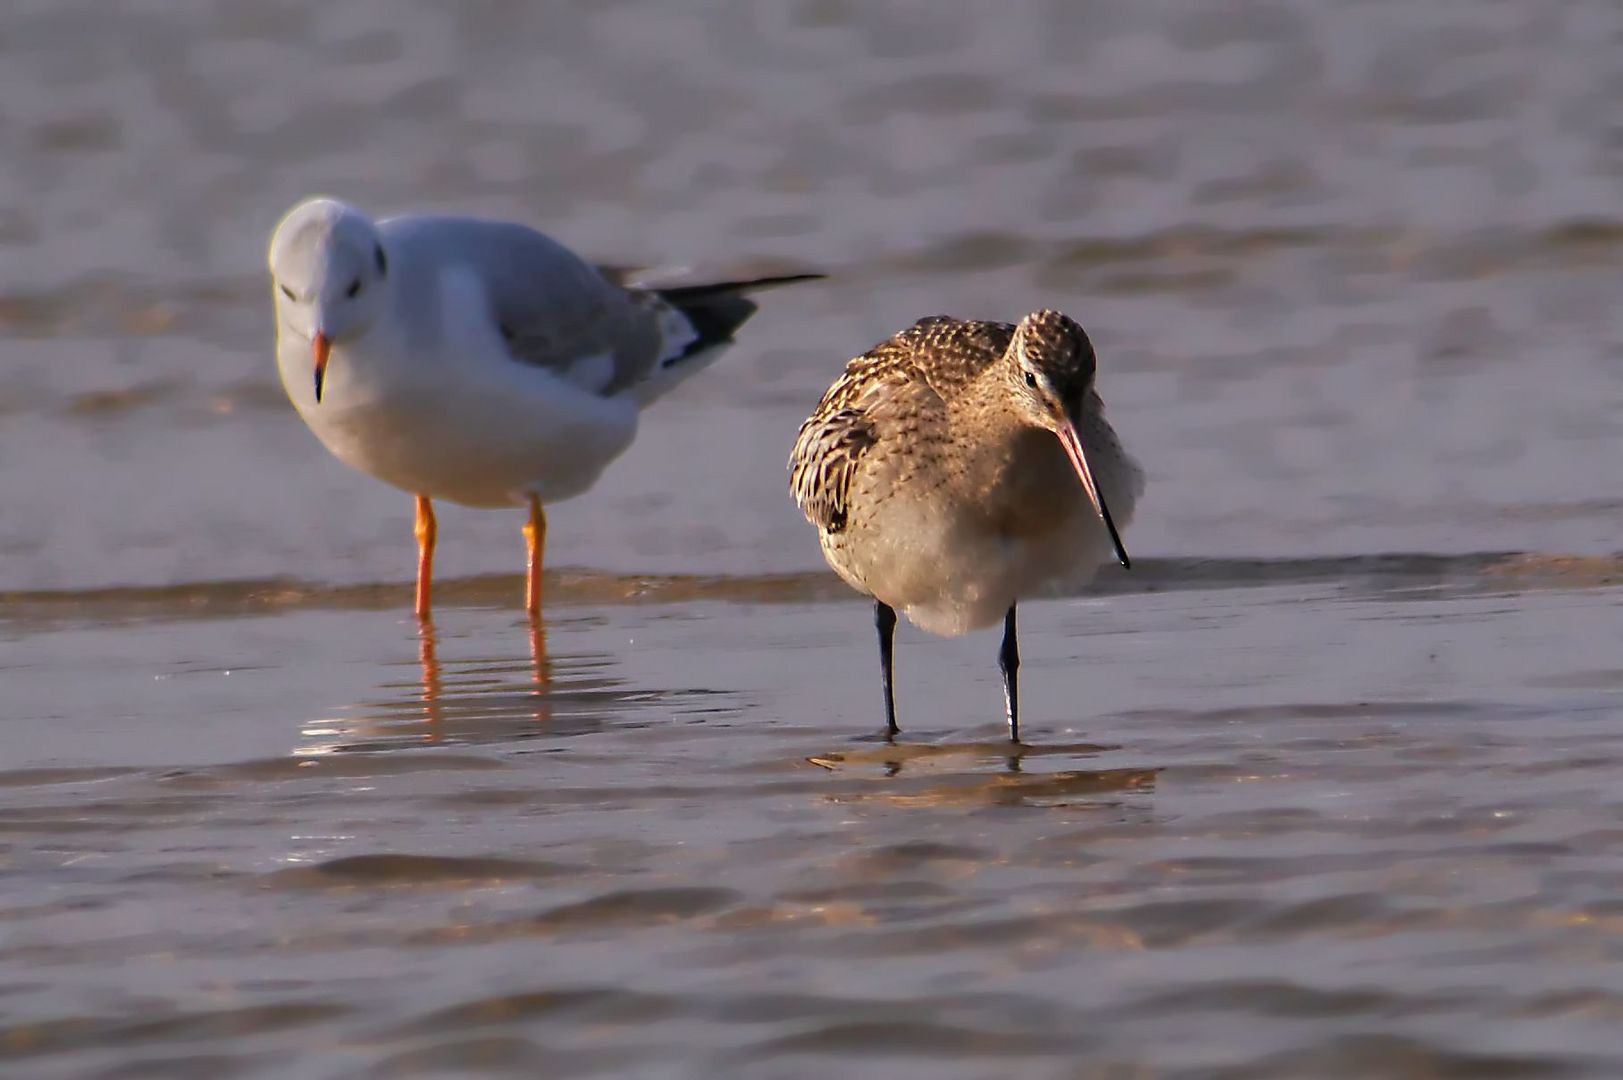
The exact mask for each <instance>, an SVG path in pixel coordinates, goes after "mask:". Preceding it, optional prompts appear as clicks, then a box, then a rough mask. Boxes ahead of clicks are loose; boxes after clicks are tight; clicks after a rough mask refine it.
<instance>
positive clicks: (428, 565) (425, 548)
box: [415, 495, 437, 619]
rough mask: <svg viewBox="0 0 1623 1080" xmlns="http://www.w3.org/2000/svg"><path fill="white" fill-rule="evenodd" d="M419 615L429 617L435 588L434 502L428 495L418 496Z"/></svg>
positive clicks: (421, 617) (420, 617) (424, 617)
mask: <svg viewBox="0 0 1623 1080" xmlns="http://www.w3.org/2000/svg"><path fill="white" fill-rule="evenodd" d="M415 531H416V533H417V617H418V618H419V619H426V618H428V609H429V600H430V594H431V593H432V592H433V590H434V537H435V534H436V531H437V530H436V529H435V525H434V504H433V503H431V502H429V501H428V496H427V495H419V496H417V528H416V530H415Z"/></svg>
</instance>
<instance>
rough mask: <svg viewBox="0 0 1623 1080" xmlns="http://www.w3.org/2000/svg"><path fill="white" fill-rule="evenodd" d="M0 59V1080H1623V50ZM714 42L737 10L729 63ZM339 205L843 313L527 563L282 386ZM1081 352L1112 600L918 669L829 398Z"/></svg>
mask: <svg viewBox="0 0 1623 1080" xmlns="http://www.w3.org/2000/svg"><path fill="white" fill-rule="evenodd" d="M545 8H546V10H545V12H544V14H543V12H542V11H541V9H540V7H536V6H527V7H526V6H520V5H512V4H504V3H482V4H471V5H458V6H456V7H455V8H454V9H452V8H448V7H443V6H439V5H428V4H420V5H413V6H407V5H386V4H383V3H380V2H356V3H351V4H341V5H316V4H307V3H303V2H292V0H290V2H287V3H281V4H276V5H271V6H258V5H253V6H243V5H240V4H235V3H228V2H226V0H190V2H185V3H175V4H163V5H158V4H149V5H139V4H126V5H119V6H118V7H117V8H108V7H106V6H105V5H98V4H93V3H91V2H90V0H49V2H44V0H39V2H21V3H15V4H12V5H10V6H8V7H7V8H6V9H5V10H4V12H0V91H3V93H0V103H3V104H0V145H3V146H4V147H5V150H6V153H4V154H0V249H3V250H4V252H5V258H4V259H0V333H3V336H0V490H4V492H5V494H6V500H5V510H4V513H3V514H0V686H3V688H4V695H3V698H0V701H3V706H4V707H3V711H0V725H3V727H0V882H3V885H4V887H3V889H0V1073H3V1074H4V1075H6V1076H36V1075H37V1076H75V1077H78V1076H120V1077H133V1076H165V1077H168V1076H180V1075H198V1076H224V1075H254V1076H300V1077H305V1076H310V1077H328V1076H331V1077H349V1076H368V1075H388V1076H399V1075H467V1074H478V1073H481V1072H484V1073H492V1074H513V1075H538V1074H545V1075H584V1074H593V1073H595V1074H603V1075H631V1076H712V1075H749V1076H770V1077H779V1076H784V1077H786V1076H802V1075H826V1074H828V1073H830V1072H834V1073H837V1074H840V1075H884V1076H887V1077H889V1076H913V1075H917V1076H931V1077H936V1076H974V1077H979V1076H1006V1075H1021V1076H1055V1077H1059V1076H1066V1077H1071V1076H1087V1077H1094V1076H1098V1077H1127V1076H1131V1077H1139V1076H1179V1077H1183V1076H1189V1077H1195V1076H1199V1077H1207V1076H1216V1077H1235V1078H1239V1077H1246V1078H1251V1077H1274V1076H1277V1077H1303V1076H1312V1077H1341V1076H1345V1077H1366V1076H1484V1075H1491V1076H1524V1075H1525V1076H1552V1075H1593V1076H1615V1075H1617V1074H1618V1073H1619V1072H1623V1038H1620V1037H1619V1036H1618V1034H1617V1030H1618V1024H1617V1021H1618V1018H1619V1017H1620V1016H1623V975H1620V974H1619V971H1620V970H1623V967H1620V965H1619V963H1618V961H1619V960H1620V959H1623V956H1620V955H1619V948H1618V945H1617V942H1618V940H1619V929H1620V927H1623V923H1620V922H1619V919H1620V917H1623V911H1620V909H1619V906H1618V900H1617V897H1618V895H1619V893H1620V891H1623V829H1620V828H1619V825H1618V823H1619V821H1620V820H1623V817H1620V814H1619V811H1620V808H1623V807H1620V796H1619V795H1618V786H1617V784H1616V782H1615V777H1616V776H1617V774H1618V772H1619V769H1620V767H1623V699H1620V696H1619V693H1618V687H1619V685H1620V684H1623V663H1620V662H1619V660H1618V650H1617V642H1618V640H1619V637H1620V631H1623V614H1620V608H1619V600H1620V599H1623V595H1620V589H1623V561H1620V559H1619V557H1618V555H1617V554H1616V549H1617V547H1618V545H1617V543H1616V541H1615V540H1614V538H1613V537H1614V528H1615V522H1616V521H1617V520H1618V517H1619V511H1620V510H1623V470H1619V469H1617V468H1615V467H1614V466H1613V463H1615V462H1616V461H1617V460H1618V457H1617V452H1618V446H1619V435H1620V434H1623V432H1620V427H1623V423H1620V421H1619V419H1618V418H1619V417H1620V416H1623V362H1620V361H1623V332H1620V326H1619V322H1618V317H1617V315H1616V310H1617V306H1616V303H1615V297H1616V296H1617V295H1618V289H1619V286H1620V285H1623V278H1620V273H1619V271H1618V269H1617V267H1618V266H1619V265H1620V264H1623V263H1620V257H1623V219H1619V218H1618V217H1617V216H1616V207H1617V199H1618V193H1619V192H1618V181H1619V176H1620V159H1619V157H1618V150H1617V138H1616V136H1617V131H1616V130H1615V129H1616V124H1615V121H1614V113H1615V111H1616V110H1615V102H1616V100H1617V98H1618V93H1619V91H1620V90H1623V86H1620V85H1619V79H1618V74H1617V65H1616V62H1615V59H1616V56H1617V49H1618V47H1619V45H1623V10H1620V9H1618V8H1617V7H1616V6H1615V5H1614V4H1610V3H1603V2H1600V0H1594V2H1567V3H1554V4H1548V5H1542V6H1537V7H1536V8H1525V7H1522V6H1517V5H1480V4H1476V5H1466V4H1459V5H1414V4H1410V3H1406V2H1402V0H1377V2H1370V3H1363V4H1358V5H1344V4H1337V3H1333V2H1331V0H1297V2H1288V3H1287V2H1283V0H1281V2H1260V0H1259V2H1247V3H1242V4H1237V5H1230V6H1229V7H1226V8H1225V9H1224V11H1223V13H1222V14H1221V16H1219V15H1218V14H1215V13H1213V12H1210V11H1209V10H1208V6H1207V5H1203V4H1200V3H1197V2H1196V0H1183V2H1179V3H1173V4H1161V5H1141V4H1134V3H1126V2H1121V3H1107V4H1090V5H1086V6H1085V7H1082V6H1077V5H1070V4H1060V3H1040V2H1037V0H1031V2H1029V3H1011V4H1005V5H1002V6H1000V7H999V8H998V10H997V12H996V13H995V14H994V13H992V12H991V10H990V9H985V8H982V7H981V6H978V5H971V4H967V3H944V4H931V5H928V6H926V5H889V6H877V5H855V4H844V3H838V2H830V0H801V2H790V0H765V2H751V3H744V2H742V0H740V2H738V3H731V4H721V3H718V4H712V5H707V6H705V7H704V8H702V9H689V8H682V7H680V6H675V5H656V4H652V3H644V2H637V3H622V4H615V5H561V4H555V5H545ZM690 12H691V13H690ZM317 190H321V191H329V192H332V193H336V194H340V195H343V196H346V197H348V198H351V199H353V200H355V201H357V202H360V203H361V204H363V205H365V206H367V207H369V208H371V209H374V210H377V211H379V212H387V211H389V210H394V209H399V208H407V207H411V208H420V207H436V208H448V209H457V210H462V211H471V212H484V213H492V214H500V215H504V216H514V217H522V218H525V219H527V220H531V221H534V222H536V223H537V224H539V225H541V226H543V227H545V228H547V229H549V230H550V231H552V232H554V233H555V234H557V235H558V236H560V237H561V238H563V239H564V240H566V241H568V242H570V243H571V244H573V245H575V246H577V247H579V248H580V249H582V250H584V251H588V252H590V253H591V254H593V255H594V256H596V257H599V258H601V259H603V260H604V261H606V262H613V263H620V264H625V263H640V264H659V265H665V266H668V267H669V266H678V267H679V266H687V267H689V268H690V269H689V270H688V271H687V272H689V273H692V274H694V275H701V276H702V275H708V274H711V273H726V272H728V271H729V270H736V269H740V268H749V267H755V266H778V265H812V266H818V267H822V268H825V269H827V270H828V271H830V272H831V274H833V277H832V278H831V280H830V281H828V282H826V283H818V284H815V285H808V286H800V287H796V288H793V289H784V290H782V291H780V292H777V293H773V294H771V295H770V296H768V297H765V298H764V300H763V304H762V311H761V314H760V315H759V316H758V317H757V318H756V319H755V320H754V321H753V322H752V323H751V324H750V325H749V326H748V327H747V328H746V332H745V334H744V335H743V337H742V338H741V342H740V345H739V346H738V347H737V348H736V349H735V350H734V351H733V352H732V353H731V354H730V355H728V356H727V357H726V358H724V359H723V360H722V361H720V362H719V363H718V364H717V365H716V366H715V367H714V368H713V369H711V371H710V372H707V373H706V375H705V376H704V377H703V378H701V379H696V380H694V381H693V382H691V383H689V384H687V385H686V386H685V387H684V388H683V389H682V390H681V391H679V392H678V393H677V394H675V395H673V396H672V397H671V398H670V399H669V400H666V401H664V402H661V403H660V404H659V406H658V407H657V408H656V409H654V410H652V411H650V412H649V414H648V416H647V418H646V420H645V424H644V428H643V431H642V434H641V435H640V437H639V439H638V442H637V445H636V446H635V447H633V449H632V450H631V451H630V452H629V453H628V454H627V455H626V457H625V458H624V460H622V461H621V462H619V463H617V464H616V465H615V466H614V467H613V468H611V469H610V471H609V472H608V474H607V475H606V476H605V478H604V480H603V482H602V483H601V484H600V485H599V486H598V487H597V488H596V489H595V490H594V491H592V492H591V493H590V494H588V495H586V496H584V497H582V498H580V499H578V500H576V501H574V502H571V503H568V504H565V505H562V506H559V507H558V508H557V509H556V510H555V511H554V512H553V514H552V528H551V531H550V536H549V543H550V549H549V554H550V559H551V565H553V566H554V567H556V568H557V569H556V570H555V571H554V573H553V574H552V575H551V576H550V577H549V579H548V583H547V585H548V597H549V610H550V612H551V614H550V617H549V621H548V625H547V630H546V635H545V638H544V640H543V641H539V642H532V641H531V640H530V638H529V635H528V633H527V631H526V629H525V627H524V625H523V621H522V620H521V619H520V618H519V617H518V613H517V611H516V600H517V597H518V593H519V581H518V579H517V577H516V576H515V574H514V571H516V570H517V569H518V556H519V553H520V551H521V542H520V539H519V536H518V528H517V526H518V524H519V522H518V519H517V515H513V514H501V513H477V512H464V511H458V510H456V509H454V508H446V509H445V511H444V512H443V513H442V516H441V530H440V539H441V547H440V552H441V569H442V572H443V574H444V577H445V580H444V583H443V588H442V592H441V600H442V608H441V611H440V613H439V617H438V619H437V621H436V626H435V629H434V632H433V634H432V635H431V636H430V637H427V638H424V637H423V636H422V635H420V633H419V630H418V628H417V626H416V624H415V623H414V622H412V621H411V620H410V619H409V618H408V617H407V615H408V613H407V607H406V605H407V601H408V592H409V587H408V586H407V584H406V582H405V579H406V576H407V575H408V574H409V572H410V568H411V558H412V553H411V550H410V548H411V538H410V532H409V500H407V499H406V498H405V497H404V496H402V495H400V494H399V493H396V492H393V491H391V490H388V489H386V488H383V487H382V486H380V485H378V484H375V483H374V482H372V481H370V480H368V479H367V478H365V477H361V476H358V475H355V474H352V473H350V472H348V471H347V470H346V469H344V468H343V467H342V466H341V465H339V464H337V463H336V462H334V461H332V460H331V459H329V458H328V457H327V456H326V455H325V454H324V452H323V451H322V450H321V449H320V447H319V446H317V445H316V444H315V442H314V440H313V439H312V438H311V437H310V436H309V435H308V433H307V432H305V430H304V429H303V428H302V426H300V425H299V423H298V421H297V419H296V418H295V417H294V416H293V414H292V412H291V410H290V409H288V407H287V406H286V405H285V403H284V401H283V399H282V397H281V394H280V390H279V388H278V387H277V385H276V382H275V373H274V365H273V363H272V361H271V356H270V348H269V345H270V342H269V318H268V304H266V302H265V292H266V286H265V282H264V280H263V277H262V273H261V270H260V262H261V258H262V247H263V244H264V241H265V238H266V234H267V232H268V230H269V228H270V226H271V224H272V223H273V222H274V220H275V218H276V217H277V215H278V214H279V213H280V212H281V211H282V210H283V209H284V208H285V207H286V205H288V204H290V203H291V202H292V201H293V200H294V199H295V198H297V197H298V196H300V195H303V194H305V193H308V192H311V191H317ZM1044 304H1052V305H1056V306H1061V307H1064V308H1065V309H1067V310H1069V311H1071V312H1072V313H1073V314H1075V315H1077V316H1078V317H1079V318H1080V319H1082V321H1083V322H1084V323H1085V324H1086V325H1087V326H1088V328H1089V330H1090V333H1092V335H1093V337H1094V338H1095V340H1096V342H1097V343H1098V345H1099V350H1100V354H1101V367H1102V372H1103V374H1102V376H1101V379H1102V383H1101V388H1102V390H1103V392H1104V395H1105V398H1106V400H1107V401H1108V402H1109V405H1110V411H1111V416H1112V419H1113V420H1114V422H1115V423H1116V425H1117V427H1118V428H1119V429H1120V430H1121V432H1122V433H1123V436H1124V438H1125V439H1126V441H1127V442H1128V444H1129V446H1130V447H1131V448H1132V449H1133V450H1134V451H1135V452H1136V453H1137V454H1138V455H1139V456H1140V457H1141V458H1142V460H1143V462H1144V464H1145V466H1146V469H1147V471H1148V474H1149V479H1150V486H1149V491H1148V494H1147V496H1146V500H1145V502H1144V503H1143V505H1142V508H1141V510H1140V513H1139V517H1138V520H1137V521H1136V522H1135V523H1134V525H1133V526H1132V528H1131V530H1130V531H1129V533H1128V543H1129V547H1130V549H1131V550H1132V552H1133V554H1134V556H1135V563H1136V568H1135V570H1134V571H1133V572H1132V574H1130V575H1125V574H1121V573H1120V572H1110V573H1107V574H1105V575H1102V577H1101V580H1100V582H1099V583H1098V588H1097V589H1096V590H1094V591H1093V592H1091V593H1090V594H1088V595H1085V596H1069V597H1055V598H1051V599H1047V600H1043V601H1038V602H1033V603H1030V604H1027V605H1025V606H1023V607H1022V611H1021V626H1022V630H1023V631H1024V634H1023V640H1022V643H1021V644H1022V654H1023V660H1024V666H1023V669H1022V674H1023V706H1024V712H1025V733H1026V736H1027V740H1028V743H1029V745H1027V746H1024V747H1020V748H1011V747H1009V746H1008V745H1007V744H1006V743H1005V742H1004V741H1003V739H1002V720H1001V698H1000V690H999V685H998V676H997V669H996V665H995V662H994V651H995V648H996V640H995V637H996V635H995V634H982V635H974V636H971V637H969V638H967V639H963V640H956V641H941V640H937V639H930V638H927V637H925V636H924V635H922V634H919V633H917V632H914V631H911V630H910V629H905V628H904V630H903V631H902V633H901V635H900V639H899V643H898V680H899V687H898V689H899V695H900V696H899V707H900V711H901V720H902V723H903V727H904V734H903V737H902V739H901V741H900V742H899V743H898V744H896V745H887V744H885V743H883V742H881V741H878V740H877V739H876V738H875V737H874V736H875V734H876V732H877V729H878V727H879V726H880V714H879V710H878V708H877V706H878V688H877V681H878V679H877V672H876V670H875V668H876V663H875V656H874V648H873V645H872V640H871V634H872V630H871V617H870V613H869V611H868V609H867V608H866V606H865V605H864V603H863V602H862V601H861V599H860V598H857V597H855V596H854V595H852V594H850V593H849V592H848V591H847V590H845V589H844V587H843V586H842V585H841V584H840V583H839V582H838V581H837V580H835V579H834V578H833V577H832V576H831V575H829V574H828V573H827V572H826V571H824V570H823V569H822V567H821V562H820V560H819V557H818V555H817V551H816V543H815V538H814V536H813V534H812V533H811V531H810V529H809V528H808V527H807V526H806V525H805V524H804V523H803V522H802V521H801V520H800V519H799V517H798V514H797V513H796V511H795V509H794V507H793V505H792V504H791V503H790V501H789V499H788V497H787V494H786V492H785V490H784V487H785V481H786V478H785V475H784V472H783V467H782V462H783V459H784V457H785V455H786V453H787V449H788V444H789V442H790V441H791V439H792V437H793V432H794V429H795V426H796V425H797V424H798V422H799V420H800V418H801V417H802V416H804V414H805V413H806V411H807V410H808V409H809V408H810V406H811V404H812V403H813V402H814V401H815V400H816V397H817V395H818V393H819V392H820V390H821V388H822V386H823V385H825V384H826V383H827V381H828V379H829V378H830V377H831V376H832V374H833V373H834V372H835V371H836V370H837V369H838V367H839V365H840V363H841V362H842V361H843V360H844V359H845V358H846V357H847V356H848V355H850V354H852V353H854V352H857V351H859V350H861V349H863V348H865V347H866V346H867V345H869V344H871V343H872V342H873V341H875V340H877V339H878V338H880V337H882V336H883V335H885V334H887V333H889V332H891V331H893V330H895V329H897V328H899V327H900V326H902V325H905V324H906V323H907V322H909V321H911V320H912V319H913V318H915V317H917V316H920V315H923V314H928V313H932V312H935V311H942V310H946V311H953V312H956V313H960V314H966V315H971V314H972V315H980V316H986V317H998V318H1013V317H1016V316H1018V315H1019V314H1021V313H1022V312H1023V311H1026V310H1029V309H1031V308H1034V307H1037V306H1039V305H1044Z"/></svg>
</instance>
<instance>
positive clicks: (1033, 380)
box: [1026, 371, 1037, 390]
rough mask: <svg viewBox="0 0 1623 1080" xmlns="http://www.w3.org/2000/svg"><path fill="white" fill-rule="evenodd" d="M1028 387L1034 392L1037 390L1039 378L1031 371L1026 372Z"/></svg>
mask: <svg viewBox="0 0 1623 1080" xmlns="http://www.w3.org/2000/svg"><path fill="white" fill-rule="evenodd" d="M1026 385H1027V386H1029V387H1031V389H1033V390H1035V389H1037V376H1035V375H1033V374H1032V373H1031V372H1029V371H1028V372H1026Z"/></svg>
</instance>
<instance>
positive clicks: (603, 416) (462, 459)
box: [281, 349, 637, 507]
mask: <svg viewBox="0 0 1623 1080" xmlns="http://www.w3.org/2000/svg"><path fill="white" fill-rule="evenodd" d="M283 360H284V362H283V363H282V364H281V368H282V375H283V386H284V387H285V388H286V390H287V392H288V396H289V397H290V398H291V399H292V401H293V404H294V406H295V407H296V408H297V409H298V411H299V415H300V416H301V417H302V418H303V419H304V422H305V423H306V424H307V425H308V426H309V427H310V430H311V431H313V432H314V433H315V434H316V436H317V437H318V438H319V439H320V440H321V442H322V444H323V445H324V446H326V448H327V449H328V450H329V451H331V452H332V454H333V455H334V456H335V457H337V458H338V459H339V460H341V461H343V462H345V463H346V464H348V465H350V466H353V467H354V468H356V469H359V470H360V471H362V472H364V473H367V474H369V475H371V476H373V477H376V478H377V479H379V480H382V481H384V482H385V483H388V484H392V485H394V486H395V487H398V488H400V489H401V490H403V491H407V492H410V493H412V494H420V495H426V496H428V497H430V498H433V499H443V500H447V501H450V502H456V503H462V504H464V505H467V506H487V507H493V506H511V505H515V504H522V503H523V501H524V499H525V498H526V497H527V496H528V495H530V494H535V495H538V496H540V498H541V499H542V500H543V501H545V502H557V501H559V500H562V499H567V498H570V497H572V496H575V495H578V494H580V493H582V492H583V491H585V490H586V489H587V488H589V487H591V485H592V484H593V483H594V482H595V481H596V480H597V477H598V475H599V474H600V473H601V472H602V471H603V468H604V467H605V466H606V465H608V463H609V462H610V461H612V460H614V458H616V457H617V456H619V454H620V453H621V452H622V451H624V450H625V448H626V447H627V446H629V445H630V443H631V440H632V438H633V436H634V435H635V433H636V427H637V408H636V405H635V404H634V403H632V402H630V401H628V400H624V399H604V398H600V397H596V396H594V395H588V394H586V393H585V392H583V391H580V390H579V389H578V388H575V387H570V386H567V385H565V384H562V383H560V382H559V381H558V380H555V379H553V378H552V377H551V376H550V375H548V374H547V373H545V372H540V371H536V370H533V369H524V368H521V367H520V366H519V365H517V364H514V365H513V367H514V369H515V370H513V371H511V372H505V371H502V370H500V369H497V370H495V371H489V370H484V369H481V368H478V367H473V368H471V369H467V368H464V369H461V370H457V369H450V370H453V371H454V372H455V374H454V377H446V375H445V374H444V373H443V372H440V371H433V370H429V371H427V372H425V371H424V370H422V369H421V368H418V369H416V370H405V371H399V370H386V369H383V365H382V364H380V363H379V362H378V358H376V357H369V356H367V355H365V354H364V353H363V352H360V351H357V350H347V351H346V350H340V349H335V350H334V351H333V355H332V360H331V362H330V363H329V365H328V369H327V385H326V388H325V392H324V393H323V395H322V400H321V402H320V403H319V404H318V403H317V402H316V401H315V395H314V391H313V389H312V386H311V379H310V373H309V364H308V361H307V360H306V359H305V358H304V356H303V355H300V354H298V353H295V355H294V356H293V357H292V358H291V360H292V362H288V358H287V357H284V358H283ZM503 363H510V361H506V360H503ZM380 369H382V370H380Z"/></svg>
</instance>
